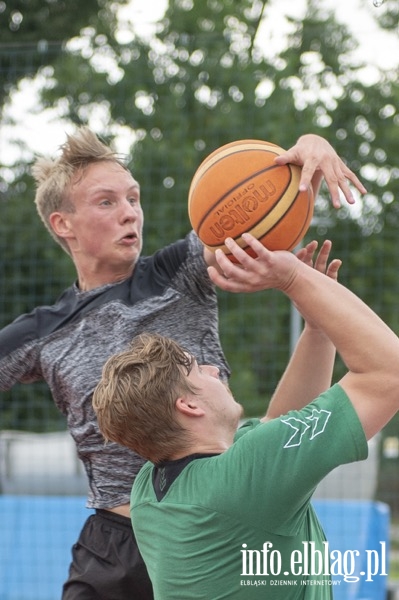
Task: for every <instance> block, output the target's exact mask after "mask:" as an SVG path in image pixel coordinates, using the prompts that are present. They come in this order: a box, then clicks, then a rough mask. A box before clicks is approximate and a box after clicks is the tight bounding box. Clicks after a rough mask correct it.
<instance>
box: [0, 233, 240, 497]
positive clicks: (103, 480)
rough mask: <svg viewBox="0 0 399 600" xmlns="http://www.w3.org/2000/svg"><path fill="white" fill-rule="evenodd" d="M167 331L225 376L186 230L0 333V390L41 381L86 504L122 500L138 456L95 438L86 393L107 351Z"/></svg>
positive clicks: (211, 297)
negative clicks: (63, 427)
mask: <svg viewBox="0 0 399 600" xmlns="http://www.w3.org/2000/svg"><path fill="white" fill-rule="evenodd" d="M143 331H153V332H158V333H160V334H162V335H165V336H168V337H172V338H173V339H175V340H176V341H178V342H179V343H180V344H182V345H183V346H184V347H185V348H187V349H188V350H189V351H190V352H191V353H192V354H193V355H195V356H196V358H197V360H198V362H200V363H205V364H216V365H217V366H218V367H219V368H220V370H221V374H222V376H224V377H226V378H227V377H228V376H229V368H228V365H227V363H226V360H225V357H224V354H223V351H222V348H221V345H220V341H219V335H218V310H217V298H216V293H215V290H214V288H213V285H212V283H211V281H210V280H209V277H208V274H207V270H206V265H205V261H204V259H203V248H202V245H201V244H200V242H199V240H198V238H197V237H196V236H195V234H194V233H193V232H191V233H190V234H188V236H187V237H186V238H185V239H184V240H180V241H178V242H176V243H174V244H171V245H170V246H167V247H166V248H164V249H162V250H160V251H158V252H157V253H155V254H154V255H153V256H150V257H141V258H140V259H139V261H138V262H137V264H136V266H135V269H134V273H133V275H132V276H131V277H129V278H128V279H126V280H124V281H122V282H119V283H115V284H109V285H105V286H102V287H100V288H96V289H94V290H90V291H88V292H82V291H80V290H79V289H78V287H77V286H76V285H73V286H71V287H70V288H68V289H67V290H65V292H64V293H63V294H62V295H61V296H60V298H59V299H58V301H57V302H56V303H55V304H54V305H53V306H43V307H39V308H36V309H35V310H34V311H32V312H31V313H29V314H25V315H22V316H21V317H19V318H18V319H16V320H15V321H13V322H12V323H11V324H10V325H8V326H6V327H5V328H4V329H3V330H2V331H1V332H0V390H6V389H9V388H10V387H12V386H13V385H14V384H15V383H16V382H22V383H30V382H34V381H39V380H45V381H46V382H47V384H48V386H49V388H50V390H51V393H52V396H53V398H54V401H55V403H56V405H57V406H58V408H59V409H60V410H61V411H62V412H63V413H64V414H65V415H66V417H67V423H68V428H69V431H70V433H71V435H72V437H73V439H74V440H75V443H76V448H77V452H78V456H79V458H80V459H81V460H82V461H83V463H84V466H85V469H86V473H87V476H88V480H89V496H88V501H87V506H88V507H90V508H111V507H114V506H118V505H121V504H127V503H129V500H130V491H131V486H132V483H133V480H134V477H135V475H136V474H137V472H138V470H139V469H140V468H141V466H142V464H143V459H142V458H141V457H139V456H137V455H136V454H135V453H133V452H132V451H130V450H128V449H127V448H124V447H122V446H120V445H118V444H114V443H107V444H104V439H103V437H102V435H101V432H100V431H99V428H98V424H97V420H96V417H95V414H94V411H93V407H92V394H93V390H94V388H95V386H96V385H97V382H98V381H99V379H100V377H101V370H102V367H103V365H104V363H105V361H106V360H107V358H108V357H109V356H111V355H112V354H114V353H116V352H120V351H121V350H123V349H125V348H127V346H128V345H129V343H130V341H131V340H132V338H133V337H134V336H135V335H137V334H138V333H140V332H143Z"/></svg>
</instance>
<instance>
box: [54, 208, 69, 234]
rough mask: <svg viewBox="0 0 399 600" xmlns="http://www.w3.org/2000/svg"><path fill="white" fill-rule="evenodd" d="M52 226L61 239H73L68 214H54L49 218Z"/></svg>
mask: <svg viewBox="0 0 399 600" xmlns="http://www.w3.org/2000/svg"><path fill="white" fill-rule="evenodd" d="M49 221H50V225H51V227H52V229H53V231H54V233H55V234H56V235H58V237H61V238H70V237H72V230H71V224H70V221H69V219H68V213H63V212H53V213H51V215H50V217H49Z"/></svg>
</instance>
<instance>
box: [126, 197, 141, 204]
mask: <svg viewBox="0 0 399 600" xmlns="http://www.w3.org/2000/svg"><path fill="white" fill-rule="evenodd" d="M127 201H128V202H129V203H130V204H131V205H132V206H134V205H135V204H138V203H139V202H140V200H139V199H138V198H133V197H132V198H128V199H127Z"/></svg>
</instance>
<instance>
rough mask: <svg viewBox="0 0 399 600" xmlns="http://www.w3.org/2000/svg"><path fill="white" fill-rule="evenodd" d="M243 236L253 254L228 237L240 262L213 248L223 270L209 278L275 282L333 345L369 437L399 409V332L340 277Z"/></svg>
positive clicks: (258, 284)
mask: <svg viewBox="0 0 399 600" xmlns="http://www.w3.org/2000/svg"><path fill="white" fill-rule="evenodd" d="M243 237H244V238H245V242H246V243H248V244H249V245H250V246H251V247H252V249H253V250H254V251H255V253H256V254H257V258H256V259H254V258H251V257H250V256H249V255H248V254H247V253H246V252H244V251H243V250H242V249H241V248H240V247H239V246H238V245H237V244H236V243H235V242H234V241H233V240H231V239H227V240H226V245H227V246H228V248H229V250H230V251H231V252H233V254H234V255H235V257H236V258H237V259H238V261H239V263H240V264H238V265H235V264H234V263H232V262H231V261H230V260H229V259H228V258H227V257H226V256H225V255H224V254H223V252H221V251H217V253H216V260H217V261H218V264H219V269H221V272H219V271H217V270H216V269H214V268H213V267H209V269H208V270H209V275H210V277H211V279H212V281H213V282H214V283H215V284H216V285H218V286H219V287H221V288H222V289H224V290H226V291H230V292H248V291H254V290H256V289H257V290H266V289H272V288H275V289H279V290H281V291H282V292H283V293H284V294H286V295H287V296H288V297H289V298H290V299H291V300H292V301H293V302H294V303H295V304H296V306H297V307H298V310H299V311H300V312H301V314H302V315H303V317H304V318H305V319H306V320H308V321H310V322H313V323H314V324H315V325H316V326H317V327H318V328H319V329H321V330H322V331H323V332H324V333H325V335H326V336H327V337H328V338H329V339H330V340H331V342H332V343H333V344H334V346H335V347H336V349H337V352H338V353H339V354H340V356H341V358H342V360H343V361H344V363H345V365H346V367H347V369H348V372H347V374H346V375H344V377H343V378H342V379H341V380H340V382H339V383H340V385H341V386H342V388H343V389H344V390H345V392H346V394H347V395H348V397H349V398H350V400H351V402H352V404H353V406H354V408H355V410H356V411H357V414H358V416H359V419H360V421H361V423H362V425H363V429H364V432H365V435H366V437H367V438H370V437H372V436H373V435H375V434H376V433H377V432H378V431H380V429H382V427H384V425H386V423H387V422H388V421H389V420H390V419H391V418H392V417H393V416H394V415H395V414H396V412H397V411H398V410H399V393H398V389H399V368H398V365H399V338H398V337H397V336H396V335H395V333H394V332H393V331H392V330H391V329H390V328H389V327H388V326H387V325H386V324H385V323H384V322H383V321H382V320H381V319H380V318H379V317H378V315H377V314H376V313H375V312H373V311H372V310H371V309H370V308H369V307H368V306H367V305H366V304H365V303H364V302H363V301H362V300H361V299H360V298H358V297H357V296H356V295H355V294H353V293H352V292H351V291H350V290H349V289H347V288H345V287H344V286H342V285H341V284H340V283H339V282H337V281H333V279H331V278H330V277H326V276H325V275H324V274H322V273H320V272H319V271H317V270H316V269H313V268H311V267H309V266H308V265H306V264H304V263H303V262H301V261H300V260H298V258H297V257H296V256H294V254H292V253H290V252H283V251H276V252H270V251H269V250H267V249H266V248H264V247H263V246H262V244H260V243H259V242H258V241H257V240H256V239H255V238H253V237H252V236H251V235H249V234H244V236H243Z"/></svg>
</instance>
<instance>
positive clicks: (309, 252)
mask: <svg viewBox="0 0 399 600" xmlns="http://www.w3.org/2000/svg"><path fill="white" fill-rule="evenodd" d="M317 248H318V243H317V242H316V240H312V241H311V242H309V243H308V244H306V246H304V247H303V248H301V249H300V250H298V252H297V253H296V256H297V258H299V260H301V261H302V262H303V263H305V264H306V265H309V266H310V267H314V268H315V269H317V271H320V273H325V274H326V275H327V276H328V277H331V279H334V280H335V281H337V279H338V271H339V269H340V267H341V265H342V260H340V259H339V258H334V259H333V260H332V261H331V262H330V263H329V262H328V261H329V258H330V252H331V248H332V242H331V241H330V240H325V241H324V242H323V244H322V246H321V248H320V250H319V253H318V254H317V256H316V258H314V254H315V252H316V250H317Z"/></svg>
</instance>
